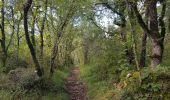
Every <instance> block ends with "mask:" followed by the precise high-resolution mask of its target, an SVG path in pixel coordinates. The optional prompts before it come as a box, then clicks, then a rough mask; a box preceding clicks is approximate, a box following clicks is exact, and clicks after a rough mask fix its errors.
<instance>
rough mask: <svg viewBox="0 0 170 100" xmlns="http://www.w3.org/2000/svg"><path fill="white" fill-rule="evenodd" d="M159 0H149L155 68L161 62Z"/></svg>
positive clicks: (152, 61)
mask: <svg viewBox="0 0 170 100" xmlns="http://www.w3.org/2000/svg"><path fill="white" fill-rule="evenodd" d="M156 4H157V0H149V3H148V7H149V17H150V29H151V33H150V34H151V41H152V56H151V67H152V68H155V67H156V66H158V65H159V64H160V63H161V45H160V34H159V30H158V20H157V8H156Z"/></svg>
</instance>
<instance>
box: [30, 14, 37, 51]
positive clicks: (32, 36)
mask: <svg viewBox="0 0 170 100" xmlns="http://www.w3.org/2000/svg"><path fill="white" fill-rule="evenodd" d="M35 22H36V16H33V22H32V27H31V42H32V45H33V47H34V50H35V51H36V43H35Z"/></svg>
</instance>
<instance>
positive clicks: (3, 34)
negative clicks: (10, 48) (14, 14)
mask: <svg viewBox="0 0 170 100" xmlns="http://www.w3.org/2000/svg"><path fill="white" fill-rule="evenodd" d="M1 18H2V19H1V26H0V28H1V34H2V38H1V40H0V41H1V47H2V52H3V55H2V66H3V67H5V66H6V59H7V51H6V42H5V40H6V39H5V38H6V36H5V24H4V22H5V11H4V0H2V8H1Z"/></svg>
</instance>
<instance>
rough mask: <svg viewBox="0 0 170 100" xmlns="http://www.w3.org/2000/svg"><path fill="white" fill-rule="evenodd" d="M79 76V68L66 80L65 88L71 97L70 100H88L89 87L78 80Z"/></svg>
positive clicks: (72, 71) (73, 70)
mask: <svg viewBox="0 0 170 100" xmlns="http://www.w3.org/2000/svg"><path fill="white" fill-rule="evenodd" d="M78 75H79V68H78V67H75V68H73V69H72V70H71V73H70V75H69V76H68V77H67V78H66V82H65V86H66V89H67V91H68V93H69V95H70V100H88V99H87V86H86V85H85V84H84V83H83V82H80V81H79V80H78Z"/></svg>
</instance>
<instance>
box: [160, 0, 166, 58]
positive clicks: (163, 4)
mask: <svg viewBox="0 0 170 100" xmlns="http://www.w3.org/2000/svg"><path fill="white" fill-rule="evenodd" d="M165 13H166V0H164V1H163V2H162V11H161V16H160V18H159V26H160V27H161V40H160V45H161V58H160V59H161V61H162V59H163V53H164V39H165V34H166V26H165V22H164V17H165Z"/></svg>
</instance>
